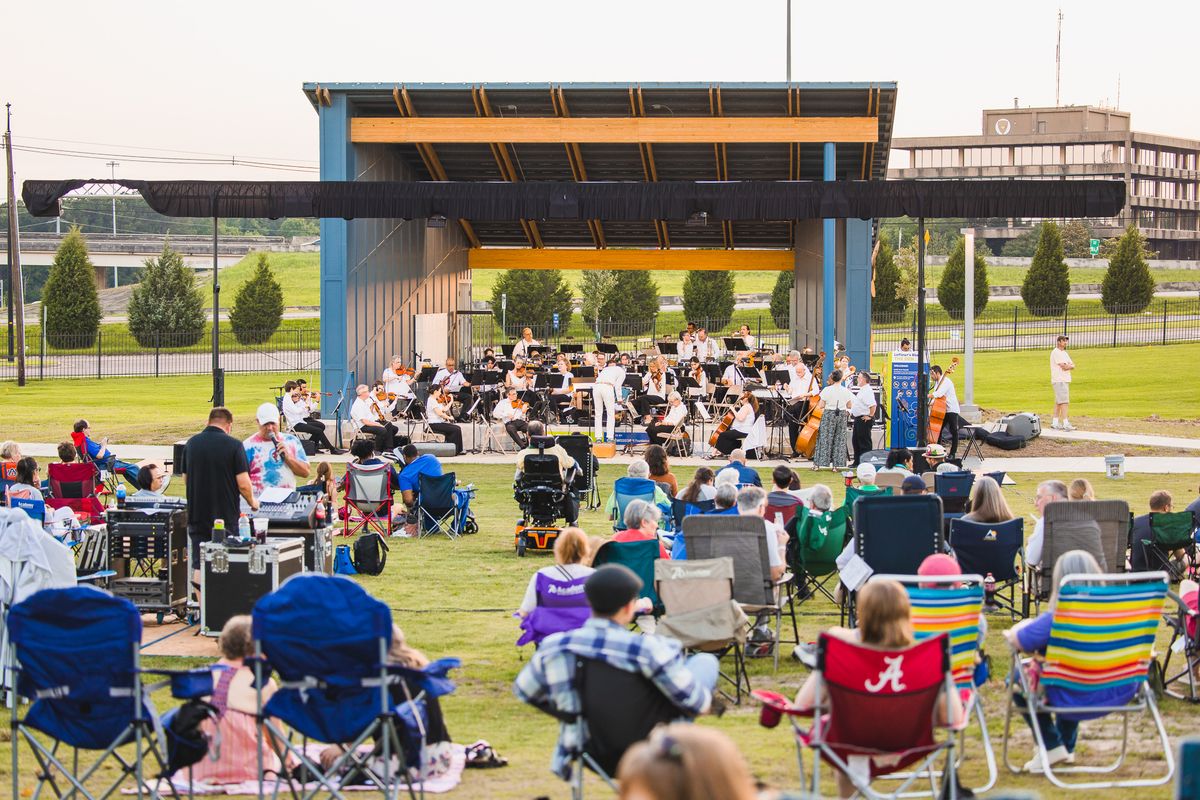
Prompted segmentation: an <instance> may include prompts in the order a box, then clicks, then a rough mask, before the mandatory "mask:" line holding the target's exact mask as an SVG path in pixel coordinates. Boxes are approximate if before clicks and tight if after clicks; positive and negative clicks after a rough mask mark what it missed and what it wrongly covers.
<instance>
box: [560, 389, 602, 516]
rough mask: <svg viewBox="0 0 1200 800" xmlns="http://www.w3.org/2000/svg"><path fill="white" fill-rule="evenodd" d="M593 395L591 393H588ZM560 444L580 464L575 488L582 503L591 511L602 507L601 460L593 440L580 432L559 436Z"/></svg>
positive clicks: (576, 474)
mask: <svg viewBox="0 0 1200 800" xmlns="http://www.w3.org/2000/svg"><path fill="white" fill-rule="evenodd" d="M588 396H589V397H590V396H591V393H590V392H589V393H588ZM555 441H556V442H558V445H559V446H560V447H562V449H563V450H566V451H567V454H568V455H570V456H571V458H573V459H575V463H576V464H578V465H579V471H578V472H576V473H575V483H574V485H573V487H572V488H573V489H574V491H575V495H576V497H578V498H579V501H580V505H583V506H586V507H587V509H588V510H589V511H592V510H594V509H597V508H599V507H600V487H598V486H597V485H596V473H597V472H599V471H600V462H599V461H598V460H597V459H596V456H594V455H593V454H592V440H591V439H590V438H589V437H588V436H586V435H584V434H580V433H573V434H570V435H567V436H559V437H557V438H556V439H555Z"/></svg>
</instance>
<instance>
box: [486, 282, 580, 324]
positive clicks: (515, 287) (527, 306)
mask: <svg viewBox="0 0 1200 800" xmlns="http://www.w3.org/2000/svg"><path fill="white" fill-rule="evenodd" d="M504 295H508V311H507V314H505V312H504V309H503V308H502V307H501V306H502V299H503V296H504ZM571 308H572V305H571V289H570V288H569V287H568V286H567V282H566V281H565V280H564V279H563V275H562V272H561V271H560V270H557V269H510V270H508V271H507V272H505V273H504V274H502V275H501V276H500V277H499V279H498V280H497V281H496V284H495V285H494V286H493V287H492V316H494V317H495V318H496V319H497V320H498V321H500V320H506V325H505V330H504V335H505V336H517V335H519V334H520V333H521V328H522V327H524V326H526V325H528V326H530V327H535V326H542V327H548V326H549V325H550V324H552V323H553V321H554V314H555V312H557V313H558V326H559V330H562V331H565V330H566V329H567V325H568V324H569V323H570V321H571Z"/></svg>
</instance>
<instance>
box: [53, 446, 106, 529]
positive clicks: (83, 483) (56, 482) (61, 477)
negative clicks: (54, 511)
mask: <svg viewBox="0 0 1200 800" xmlns="http://www.w3.org/2000/svg"><path fill="white" fill-rule="evenodd" d="M96 470H97V468H96V465H95V464H92V463H82V462H78V461H76V462H74V463H71V464H65V463H62V462H55V463H51V464H49V465H48V466H47V467H46V475H47V477H48V479H49V482H50V496H49V498H48V499H47V500H46V505H48V506H50V508H69V509H71V510H72V511H74V512H75V513H77V514H80V513H86V514H90V515H91V518H92V524H98V523H100V522H103V521H104V504H103V503H102V502H100V498H99V497H98V494H99V491H100V473H99V472H97V471H96Z"/></svg>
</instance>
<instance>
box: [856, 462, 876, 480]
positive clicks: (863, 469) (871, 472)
mask: <svg viewBox="0 0 1200 800" xmlns="http://www.w3.org/2000/svg"><path fill="white" fill-rule="evenodd" d="M874 478H875V465H874V464H868V463H866V462H863V463H862V464H859V465H858V482H859V483H866V482H867V481H869V480H873V479H874Z"/></svg>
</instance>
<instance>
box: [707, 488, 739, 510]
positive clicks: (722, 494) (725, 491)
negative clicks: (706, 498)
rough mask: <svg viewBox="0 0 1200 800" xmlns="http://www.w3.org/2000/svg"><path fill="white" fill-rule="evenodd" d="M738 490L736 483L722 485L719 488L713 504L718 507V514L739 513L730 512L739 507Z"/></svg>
mask: <svg viewBox="0 0 1200 800" xmlns="http://www.w3.org/2000/svg"><path fill="white" fill-rule="evenodd" d="M737 496H738V489H737V484H736V483H728V482H726V483H722V484H719V485H718V486H717V493H716V494H715V495H714V496H713V503H714V504H715V505H716V509H717V513H721V512H725V513H731V514H734V513H737V512H736V511H730V509H732V508H733V507H734V506H736V505H737Z"/></svg>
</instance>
